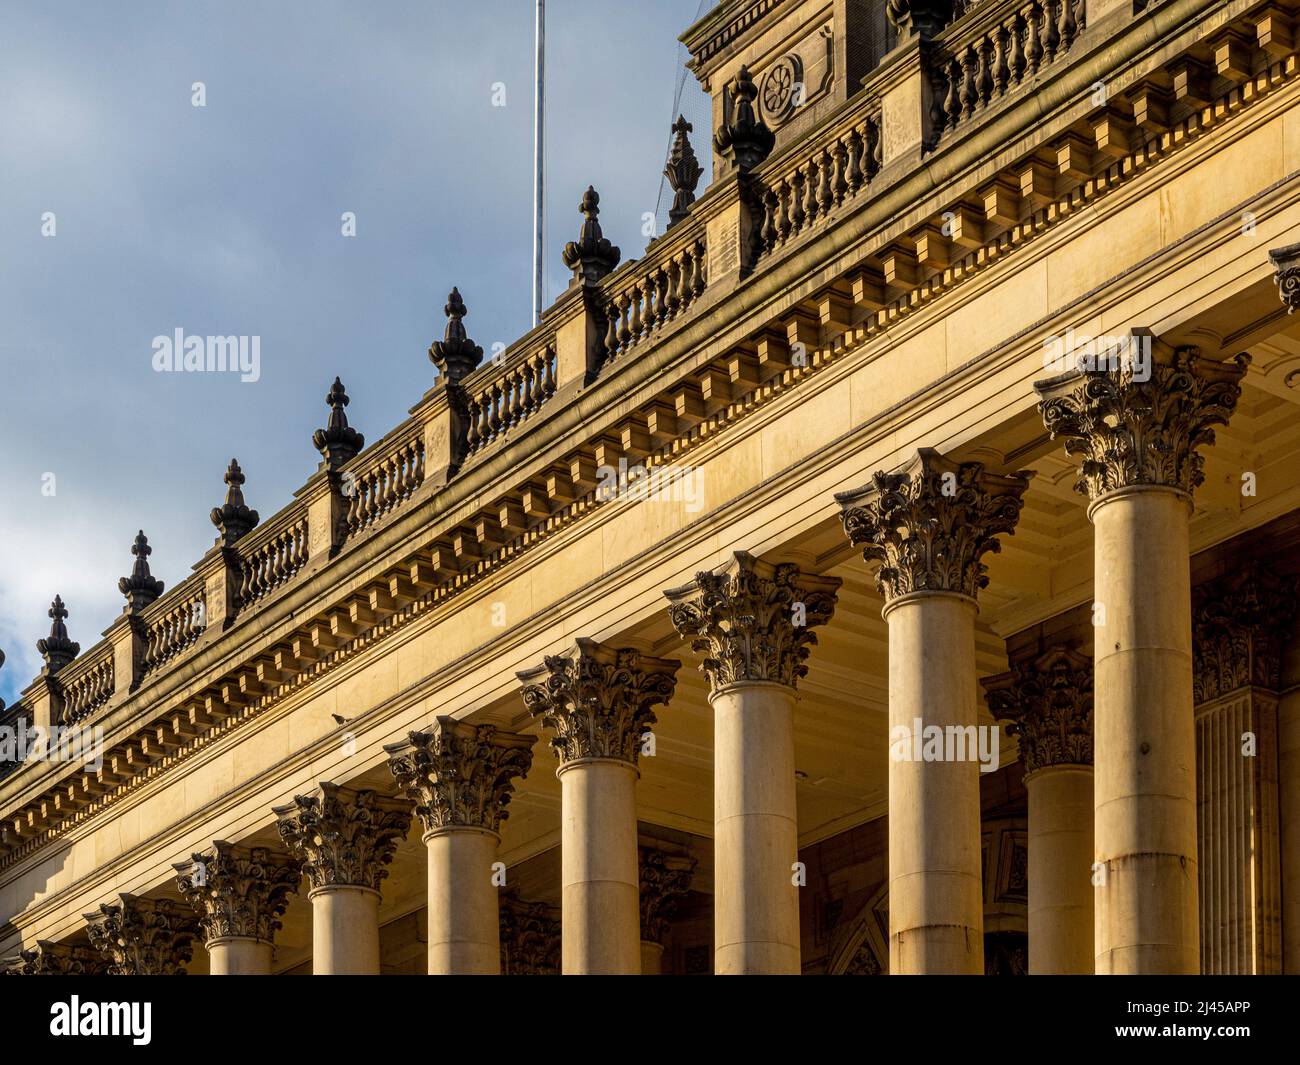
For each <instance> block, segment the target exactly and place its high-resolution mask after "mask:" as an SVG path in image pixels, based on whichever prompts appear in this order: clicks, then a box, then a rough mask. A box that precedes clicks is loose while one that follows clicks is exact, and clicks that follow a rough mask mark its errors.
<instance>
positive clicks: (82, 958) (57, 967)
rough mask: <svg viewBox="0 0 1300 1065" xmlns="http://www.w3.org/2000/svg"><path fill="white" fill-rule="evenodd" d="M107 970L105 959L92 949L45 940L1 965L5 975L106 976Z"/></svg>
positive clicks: (39, 941)
mask: <svg viewBox="0 0 1300 1065" xmlns="http://www.w3.org/2000/svg"><path fill="white" fill-rule="evenodd" d="M108 967H109V962H108V960H107V959H106V958H105V957H104V956H103V955H102V954H100V953H99V951H97V950H95V949H93V948H92V947H83V946H80V945H79V944H71V943H52V942H50V941H49V940H46V939H42V940H38V941H37V943H36V946H34V947H32V948H31V949H30V950H24V951H23V952H22V953H20V954H19V955H18V956H17V957H16V958H8V959H6V960H5V961H4V962H3V963H0V970H2V971H3V972H4V974H5V975H6V976H106V975H107V974H108Z"/></svg>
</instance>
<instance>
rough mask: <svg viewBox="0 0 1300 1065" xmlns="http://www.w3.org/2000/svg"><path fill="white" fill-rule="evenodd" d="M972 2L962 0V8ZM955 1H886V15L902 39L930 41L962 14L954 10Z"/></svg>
mask: <svg viewBox="0 0 1300 1065" xmlns="http://www.w3.org/2000/svg"><path fill="white" fill-rule="evenodd" d="M969 4H970V0H962V2H961V5H960V6H961V8H962V9H964V8H965V7H967V6H969ZM954 7H955V5H954V2H953V0H886V4H885V13H886V15H888V17H889V21H890V23H891V25H893V27H894V28H895V29H896V30H898V36H899V37H900V38H902V39H906V38H908V37H921V38H922V39H924V40H929V39H930V38H931V37H933V36H934V35H935V34H936V33H940V32H941V31H942V30H943V28H944V27H945V26H947V25H948V24H949V23H950V22H952V21H953V20H954V19H955V18H956V17H958V15H959V14H960V13H961V12H960V11H958V10H954Z"/></svg>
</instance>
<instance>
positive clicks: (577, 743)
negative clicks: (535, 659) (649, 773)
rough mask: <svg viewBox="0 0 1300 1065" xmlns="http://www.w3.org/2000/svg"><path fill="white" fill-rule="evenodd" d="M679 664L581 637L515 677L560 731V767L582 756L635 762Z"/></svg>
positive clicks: (530, 703)
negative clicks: (647, 730) (657, 708)
mask: <svg viewBox="0 0 1300 1065" xmlns="http://www.w3.org/2000/svg"><path fill="white" fill-rule="evenodd" d="M680 668H681V663H680V662H674V661H672V660H669V659H664V658H651V657H650V656H649V655H645V654H642V653H641V652H640V651H637V650H635V649H634V648H631V647H610V646H607V645H605V644H601V643H597V642H596V641H595V640H590V639H586V638H585V637H580V638H579V639H578V640H577V641H576V643H575V646H574V647H573V648H572V649H571V650H570V651H568V652H566V653H565V654H562V655H547V656H546V659H545V661H544V662H543V663H542V664H541V665H540V666H536V667H534V668H533V669H528V670H524V671H523V672H521V673H518V674H517V676H518V677H519V680H520V682H521V683H522V685H523V690H522V694H523V698H524V706H526V707H527V708H528V712H529V713H530V714H532V715H533V717H535V718H541V721H542V724H543V725H544V726H546V727H547V728H550V729H552V730H554V732H555V733H556V737H555V738H554V739H553V740H551V747H552V748H553V749H554V750H555V755H556V757H557V758H558V759H559V760H560V764H561V766H564V765H567V764H568V763H570V762H573V761H576V760H578V759H579V758H611V759H616V760H618V761H623V762H630V763H631V764H632V765H636V763H637V758H638V756H639V755H640V753H641V737H642V734H643V733H644V732H645V731H646V729H648V728H649V727H650V726H652V725H653V724H654V723H655V714H654V709H653V707H654V706H655V705H656V704H659V703H664V704H667V702H668V701H669V700H670V699H671V698H672V696H673V691H674V690H675V689H676V687H677V670H678V669H680Z"/></svg>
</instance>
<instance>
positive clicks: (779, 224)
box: [776, 178, 794, 244]
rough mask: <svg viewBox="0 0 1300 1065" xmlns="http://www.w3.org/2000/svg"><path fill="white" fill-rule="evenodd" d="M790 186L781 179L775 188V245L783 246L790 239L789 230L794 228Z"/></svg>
mask: <svg viewBox="0 0 1300 1065" xmlns="http://www.w3.org/2000/svg"><path fill="white" fill-rule="evenodd" d="M791 191H792V186H791V183H790V181H789V179H788V178H781V179H780V180H779V181H778V183H777V187H776V202H777V208H776V233H777V240H776V244H784V243H785V242H786V241H787V240H789V239H790V230H791V229H793V228H794V221H793V219H792V217H791V211H790V196H791Z"/></svg>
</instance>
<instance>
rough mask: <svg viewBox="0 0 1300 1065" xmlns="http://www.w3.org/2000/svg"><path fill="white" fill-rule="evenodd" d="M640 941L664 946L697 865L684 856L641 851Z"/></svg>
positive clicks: (658, 850)
mask: <svg viewBox="0 0 1300 1065" xmlns="http://www.w3.org/2000/svg"><path fill="white" fill-rule="evenodd" d="M639 850H640V855H641V938H642V939H643V940H645V941H647V942H649V943H658V944H660V945H661V946H662V945H663V942H664V940H665V939H666V938H667V937H668V927H669V924H670V923H671V922H672V918H673V914H675V913H676V912H677V906H678V904H679V903H680V902H681V901H682V899H683V898H685V896H686V893H687V892H688V891H690V889H691V876H692V875H693V874H694V872H695V866H696V864H697V863H696V861H695V859H694V858H692V857H690V856H689V855H686V854H668V853H666V852H664V851H661V850H660V849H659V848H658V847H641V848H639Z"/></svg>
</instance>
